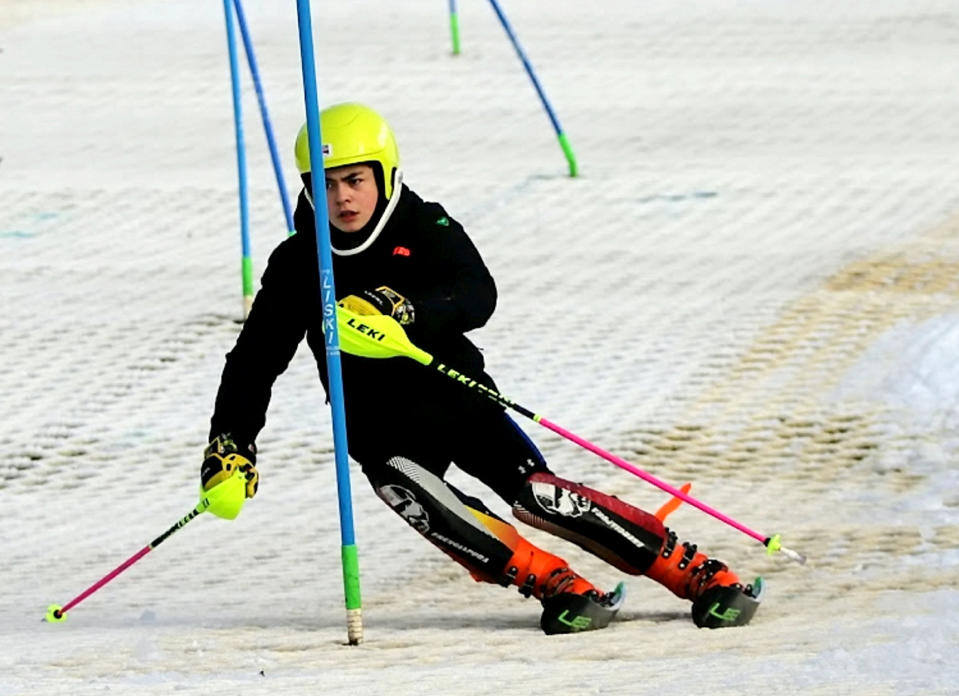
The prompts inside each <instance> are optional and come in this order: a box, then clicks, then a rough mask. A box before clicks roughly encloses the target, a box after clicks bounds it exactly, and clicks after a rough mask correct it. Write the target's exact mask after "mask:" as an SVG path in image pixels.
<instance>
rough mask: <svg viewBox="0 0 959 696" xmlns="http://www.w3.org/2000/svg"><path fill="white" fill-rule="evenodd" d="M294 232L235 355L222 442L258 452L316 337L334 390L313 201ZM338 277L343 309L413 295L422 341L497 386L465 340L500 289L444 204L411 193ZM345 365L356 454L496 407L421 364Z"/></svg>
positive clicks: (221, 417)
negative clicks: (296, 360)
mask: <svg viewBox="0 0 959 696" xmlns="http://www.w3.org/2000/svg"><path fill="white" fill-rule="evenodd" d="M294 223H295V226H296V230H297V232H296V234H294V235H293V236H291V237H289V238H287V239H286V240H284V241H283V242H281V243H280V245H279V246H278V247H277V248H276V249H275V250H274V251H273V253H272V254H271V256H270V259H269V262H268V264H267V267H266V270H265V271H264V273H263V277H262V280H261V287H260V290H259V291H258V292H257V295H256V299H255V300H254V303H253V307H252V309H251V310H250V315H249V317H248V318H247V320H246V322H245V323H244V326H243V329H242V330H241V332H240V335H239V337H238V338H237V341H236V345H235V346H234V347H233V349H232V350H231V351H230V352H229V353H228V354H227V356H226V365H225V367H224V369H223V374H222V378H221V381H220V387H219V390H218V392H217V396H216V405H215V408H214V413H213V417H212V419H211V428H210V437H211V439H212V438H213V437H214V436H216V435H218V434H221V433H230V434H231V435H232V436H233V438H234V440H236V442H237V444H240V445H242V444H253V443H254V442H255V440H256V437H257V435H258V434H259V432H260V430H261V429H262V428H263V426H264V424H265V422H266V411H267V407H268V405H269V401H270V395H271V391H272V386H273V383H274V381H275V380H276V378H277V377H278V376H279V375H280V374H281V373H282V372H283V371H284V370H285V369H286V368H287V366H288V365H289V362H290V360H291V359H292V358H293V355H294V353H295V352H296V349H297V346H298V345H299V344H300V342H301V341H302V339H303V337H304V335H305V336H306V340H307V343H308V344H309V346H310V349H311V350H312V351H313V354H314V356H315V357H316V362H317V366H318V368H319V373H320V379H321V381H322V383H323V386H324V388H326V389H327V390H328V379H327V369H326V353H325V345H324V339H323V334H322V331H321V315H322V305H321V296H320V285H319V273H318V270H317V266H318V263H317V252H316V235H315V232H314V218H313V210H312V207H311V206H310V205H309V203H308V202H307V200H306V198H305V196H304V195H303V194H302V193H301V194H300V197H299V200H298V202H297V208H296V214H295V217H294ZM333 232H334V234H335V233H336V232H337V231H336V230H333ZM340 234H342V233H340ZM336 246H338V247H340V245H336ZM340 248H342V247H340ZM333 275H334V284H335V288H336V296H337V298H338V299H340V298H343V297H345V296H347V295H350V294H355V293H357V292H360V291H362V290H365V289H369V288H376V287H378V286H381V285H387V286H389V287H391V288H392V289H393V290H395V291H396V292H398V293H400V294H402V295H404V296H405V297H407V298H408V299H409V300H410V301H411V302H412V303H413V306H414V309H415V322H414V323H413V324H412V325H410V326H408V327H407V335H408V336H409V338H410V340H411V341H412V342H413V343H414V344H415V345H417V346H419V347H420V348H422V349H423V350H425V351H427V352H429V353H430V354H432V355H434V356H435V357H437V358H439V359H441V360H442V361H443V362H445V363H447V364H448V365H450V366H452V367H455V368H456V369H458V370H460V371H461V372H462V373H464V374H467V375H469V376H470V377H473V378H474V379H477V380H479V381H482V382H484V383H486V384H487V385H489V386H491V387H494V385H493V382H492V380H491V379H490V378H489V376H488V375H486V374H485V372H484V371H483V367H484V364H483V357H482V355H481V354H480V352H479V350H478V349H477V348H476V346H474V345H473V343H471V342H470V341H469V340H468V339H467V338H466V337H465V336H464V335H463V334H464V333H465V332H466V331H469V330H471V329H475V328H478V327H480V326H482V325H484V324H485V323H486V321H487V320H488V319H489V317H490V315H491V314H492V312H493V309H494V307H495V305H496V287H495V284H494V282H493V278H492V276H490V274H489V271H488V270H487V268H486V265H485V264H484V262H483V260H482V258H481V257H480V255H479V252H477V250H476V247H475V246H474V245H473V243H472V242H471V241H470V239H469V237H467V235H466V233H465V232H464V230H463V228H462V226H461V225H460V224H459V223H457V222H456V221H455V220H453V219H452V218H451V217H450V216H449V215H447V213H446V211H445V210H443V208H442V206H440V205H439V204H437V203H428V202H424V201H423V200H422V199H421V198H420V197H419V196H417V195H416V194H415V193H414V192H413V191H411V190H410V189H409V188H408V187H407V186H405V185H404V186H403V188H402V192H401V195H400V200H399V202H398V203H397V206H396V208H395V210H394V211H393V214H392V216H391V217H390V219H389V221H388V222H387V224H386V225H385V227H384V229H383V231H382V232H381V233H380V235H379V236H378V237H377V238H376V240H375V241H374V242H373V243H372V244H371V245H370V247H369V248H367V249H366V250H364V251H362V252H360V253H358V254H355V255H352V256H342V255H337V254H334V255H333ZM342 367H343V385H344V401H345V404H346V422H347V430H348V439H349V440H350V443H351V446H350V450H351V453H352V452H353V450H354V447H353V440H354V439H356V438H364V439H365V438H370V437H376V434H377V423H378V422H382V419H395V418H396V417H397V416H399V417H401V418H403V419H406V420H408V421H409V422H411V423H419V422H423V423H430V422H432V424H433V426H435V425H437V424H438V425H440V426H442V423H443V422H449V421H450V420H451V419H454V418H457V419H461V418H463V417H466V416H468V414H469V412H471V411H475V410H476V409H484V410H485V409H488V408H489V407H490V404H492V402H491V401H489V400H488V399H477V398H476V396H475V395H473V394H471V393H469V391H468V390H466V389H465V388H463V387H462V386H459V385H456V384H454V383H453V381H452V380H450V379H449V378H446V377H444V376H443V375H440V374H438V373H436V371H435V370H431V369H428V368H425V367H423V366H422V365H420V364H419V363H416V362H415V361H413V360H411V359H409V358H404V357H398V358H388V359H370V358H359V357H355V356H351V355H347V354H345V353H344V354H342ZM484 401H485V402H486V403H485V404H483V402H484ZM464 410H465V411H464ZM306 415H307V417H311V416H312V414H306Z"/></svg>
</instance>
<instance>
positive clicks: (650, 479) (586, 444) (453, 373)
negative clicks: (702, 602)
mask: <svg viewBox="0 0 959 696" xmlns="http://www.w3.org/2000/svg"><path fill="white" fill-rule="evenodd" d="M428 366H430V367H433V368H435V369H436V370H437V371H438V372H440V373H441V374H443V375H446V376H447V377H449V378H451V379H453V380H455V381H456V382H457V383H459V384H462V385H463V386H465V387H467V388H471V389H474V390H476V391H477V392H478V393H481V394H483V395H485V396H487V397H489V398H490V399H492V400H493V401H496V402H497V403H500V404H502V405H503V406H506V407H507V408H510V409H512V410H514V411H516V412H517V413H520V414H522V415H524V416H526V417H527V418H529V419H530V420H532V421H534V422H535V423H539V424H540V425H542V426H543V427H544V428H548V429H549V430H552V431H553V432H554V433H557V434H558V435H561V436H562V437H564V438H566V439H567V440H570V441H571V442H575V443H576V444H577V445H579V446H580V447H583V448H584V449H587V450H589V451H590V452H593V453H595V454H598V455H599V456H600V457H602V458H603V459H605V460H606V461H608V462H611V463H613V464H615V465H616V466H618V467H620V468H621V469H624V470H626V471H628V472H629V473H631V474H633V475H635V476H638V477H639V478H641V479H643V480H644V481H646V482H647V483H651V484H652V485H654V486H656V487H657V488H660V489H662V490H664V491H666V492H667V493H669V494H670V495H672V496H675V497H676V498H679V499H680V500H682V501H684V502H687V503H689V504H690V505H692V506H693V507H696V508H699V509H700V510H702V511H703V512H705V513H706V514H708V515H712V516H713V517H715V518H716V519H717V520H719V521H720V522H724V523H726V524H728V525H729V526H730V527H732V528H734V529H738V530H739V531H740V532H742V533H743V534H746V535H748V536H751V537H752V538H753V539H755V540H757V541H759V542H761V543H762V544H763V546H765V547H766V548H767V549H768V550H769V552H770V553H773V552H775V551H782V552H783V554H784V555H785V556H786V557H788V558H789V559H791V560H793V561H796V562H797V563H805V562H806V557H805V556H803V555H802V554H800V553H797V552H796V551H793V550H791V549H787V548H786V547H784V546H783V545H782V542H781V540H780V536H779V535H778V534H774V535H772V536H766V535H764V534H760V533H759V532H757V531H755V530H752V529H750V528H749V527H747V526H746V525H744V524H741V523H740V522H737V521H736V520H734V519H733V518H731V517H729V516H728V515H724V514H723V513H721V512H720V511H719V510H716V509H715V508H712V507H710V506H709V505H707V504H706V503H703V502H701V501H699V500H697V499H696V498H694V497H692V496H691V495H689V494H688V493H684V492H683V491H681V490H679V489H678V488H675V487H674V486H670V485H669V484H668V483H666V482H664V481H660V480H659V479H658V478H656V477H655V476H653V475H652V474H649V473H647V472H645V471H643V470H642V469H640V468H639V467H637V466H634V465H633V464H630V463H629V462H627V461H626V460H625V459H622V458H621V457H617V456H616V455H615V454H612V453H611V452H607V451H606V450H604V449H603V448H602V447H599V446H597V445H594V444H593V443H592V442H590V441H589V440H586V439H584V438H582V437H580V436H579V435H577V434H575V433H572V432H570V431H569V430H567V429H566V428H563V427H561V426H559V425H556V424H555V423H553V422H552V421H549V420H547V419H546V418H544V417H543V416H541V415H539V414H537V413H533V412H532V411H530V410H529V409H528V408H525V407H523V406H521V405H520V404H518V403H516V402H515V401H513V400H512V399H510V398H508V397H506V396H503V395H502V394H500V393H499V392H497V391H494V390H493V389H490V388H489V387H487V386H486V385H485V384H481V383H479V382H477V381H476V380H475V379H472V378H470V377H468V376H466V375H464V374H462V373H460V372H458V371H457V370H454V369H452V368H451V367H449V366H448V365H444V364H443V363H441V362H439V361H437V360H436V359H435V358H434V359H432V360H431V361H430V362H429V365H428Z"/></svg>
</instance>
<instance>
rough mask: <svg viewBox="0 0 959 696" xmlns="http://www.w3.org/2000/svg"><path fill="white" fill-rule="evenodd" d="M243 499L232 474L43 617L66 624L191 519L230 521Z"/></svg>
mask: <svg viewBox="0 0 959 696" xmlns="http://www.w3.org/2000/svg"><path fill="white" fill-rule="evenodd" d="M245 498H246V479H245V477H244V476H243V474H242V472H238V473H236V474H234V476H233V478H231V479H227V480H226V481H224V482H223V483H221V484H220V485H218V486H215V487H214V488H212V489H210V490H209V491H207V492H206V493H204V494H203V497H202V498H201V499H200V502H198V503H197V504H196V506H195V507H194V508H193V509H192V510H191V511H190V512H189V513H187V514H186V516H184V517H183V518H181V519H180V520H178V521H177V522H176V523H174V524H173V526H172V527H170V528H169V529H168V530H166V531H165V532H163V534H161V535H160V536H158V537H157V538H156V539H154V540H153V541H151V542H150V543H149V544H147V545H146V546H144V547H143V548H142V549H140V550H139V551H137V552H136V553H135V554H133V555H132V556H130V557H129V558H128V559H127V560H125V561H124V562H123V563H121V564H120V565H118V566H117V567H116V568H114V569H113V570H111V571H110V572H109V573H107V574H106V575H104V576H103V577H102V578H100V579H99V580H97V581H96V582H95V583H93V584H92V585H90V587H88V588H87V589H85V590H84V591H83V592H81V593H80V594H78V595H77V596H76V597H74V598H73V599H71V600H70V601H69V602H67V603H66V604H64V605H63V606H60V605H59V604H51V605H50V606H49V607H47V614H46V616H45V617H44V619H45V620H46V621H48V622H49V623H59V622H61V621H66V619H67V616H66V614H67V612H68V611H70V609H72V608H73V607H75V606H76V605H78V604H79V603H80V602H82V601H83V600H84V599H86V598H87V597H89V596H90V595H92V594H93V593H94V592H96V591H97V590H99V589H100V588H101V587H103V586H104V585H106V584H107V583H108V582H110V581H111V580H113V579H114V578H115V577H117V576H118V575H119V574H120V573H122V572H123V571H124V570H126V569H127V568H129V567H130V566H132V565H133V564H134V563H136V562H137V561H139V560H140V559H141V558H143V557H144V556H146V555H147V554H148V553H150V552H151V551H152V550H153V549H155V548H156V547H157V546H159V545H160V544H162V543H163V542H164V541H166V540H167V539H169V538H170V537H171V536H173V534H174V533H175V532H178V531H179V530H181V529H183V527H185V526H186V525H187V524H188V523H189V522H190V521H191V520H193V519H194V518H196V517H199V516H200V515H202V514H203V513H204V512H207V511H210V512H214V514H217V515H219V516H221V517H224V518H226V519H233V518H234V517H236V515H237V514H238V513H239V511H240V508H241V507H242V506H243V501H244V499H245Z"/></svg>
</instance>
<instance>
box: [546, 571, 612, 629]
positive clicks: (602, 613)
mask: <svg viewBox="0 0 959 696" xmlns="http://www.w3.org/2000/svg"><path fill="white" fill-rule="evenodd" d="M625 599H626V585H625V584H624V583H622V582H621V583H619V584H618V585H617V586H616V589H614V590H613V591H612V592H609V593H607V594H605V595H603V596H602V597H600V598H599V599H593V598H592V597H588V596H586V595H578V594H558V595H556V596H554V597H550V598H549V599H545V600H543V616H542V617H541V618H540V621H539V625H540V627H541V628H542V629H543V632H544V633H546V634H547V635H554V634H557V633H579V632H580V631H595V630H596V629H599V628H606V626H608V625H609V622H610V621H612V619H613V617H614V616H616V612H618V611H619V608H620V607H621V606H622V605H623V602H624V601H625Z"/></svg>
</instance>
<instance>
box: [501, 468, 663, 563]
mask: <svg viewBox="0 0 959 696" xmlns="http://www.w3.org/2000/svg"><path fill="white" fill-rule="evenodd" d="M513 515H514V516H515V517H516V518H517V519H519V520H522V521H523V522H525V523H526V524H529V525H531V526H533V527H536V528H538V529H542V530H544V531H547V532H549V533H551V534H555V535H556V536H559V537H562V538H564V539H567V540H568V541H571V542H573V543H574V544H576V545H577V546H580V547H582V548H583V549H585V550H587V551H589V552H590V553H592V554H594V555H596V556H599V557H600V558H602V559H603V560H604V561H606V562H607V563H610V564H612V565H614V566H616V567H617V568H619V569H620V570H622V571H624V572H626V573H630V574H631V575H640V574H642V573H644V572H645V571H646V570H647V569H648V568H649V567H650V566H651V565H652V563H653V561H655V560H656V557H657V556H658V555H659V551H660V549H661V548H662V546H663V540H664V539H665V537H666V530H665V527H663V523H662V522H660V521H659V520H658V519H656V517H655V516H653V515H651V514H650V513H648V512H645V511H643V510H640V509H639V508H637V507H633V506H632V505H630V504H628V503H624V502H623V501H622V500H620V499H619V498H614V497H612V496H609V495H606V494H604V493H600V492H599V491H594V490H593V489H591V488H588V487H586V486H583V485H580V484H577V483H572V482H570V481H566V480H564V479H561V478H559V477H557V476H554V475H553V474H549V473H542V472H538V473H535V474H533V475H532V476H530V477H529V478H528V479H527V480H526V485H525V486H524V487H523V489H522V491H520V494H519V496H518V497H517V499H516V501H515V502H514V503H513Z"/></svg>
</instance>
